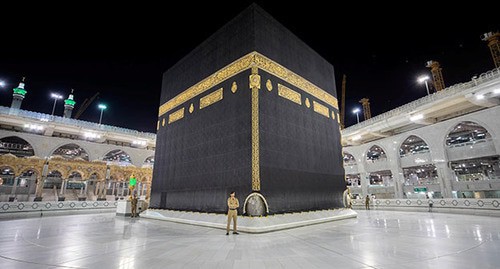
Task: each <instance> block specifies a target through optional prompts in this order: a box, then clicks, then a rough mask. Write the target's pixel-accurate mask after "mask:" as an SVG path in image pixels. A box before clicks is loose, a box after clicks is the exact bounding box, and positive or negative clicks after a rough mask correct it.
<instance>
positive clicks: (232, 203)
mask: <svg viewBox="0 0 500 269" xmlns="http://www.w3.org/2000/svg"><path fill="white" fill-rule="evenodd" d="M235 195H236V193H235V192H234V191H232V192H231V194H230V195H229V198H227V207H228V208H229V210H228V211H227V228H226V235H229V226H230V225H231V219H232V220H233V234H238V230H237V229H236V218H238V207H240V202H239V201H238V198H236V197H235Z"/></svg>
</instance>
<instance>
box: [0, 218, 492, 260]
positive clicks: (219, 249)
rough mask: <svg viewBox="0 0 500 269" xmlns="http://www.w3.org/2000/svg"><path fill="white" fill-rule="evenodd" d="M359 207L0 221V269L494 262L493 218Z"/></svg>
mask: <svg viewBox="0 0 500 269" xmlns="http://www.w3.org/2000/svg"><path fill="white" fill-rule="evenodd" d="M358 213H359V216H358V219H348V220H342V221H337V222H330V223H325V224H319V225H313V226H308V227H302V228H296V229H291V230H284V231H278V232H272V233H267V234H244V233H241V234H239V235H232V234H231V235H229V236H226V235H225V231H223V230H218V229H212V228H206V227H198V226H191V225H185V224H176V223H170V222H164V221H158V220H150V219H130V218H124V217H115V216H114V214H96V215H72V216H58V217H42V218H34V219H19V220H10V221H0V268H1V269H7V268H147V269H153V268H238V269H242V268H308V269H309V268H398V269H404V268H454V269H456V268H481V269H487V268H500V218H495V217H483V216H471V215H452V214H438V213H414V212H391V211H385V212H384V211H368V212H367V211H359V212H358Z"/></svg>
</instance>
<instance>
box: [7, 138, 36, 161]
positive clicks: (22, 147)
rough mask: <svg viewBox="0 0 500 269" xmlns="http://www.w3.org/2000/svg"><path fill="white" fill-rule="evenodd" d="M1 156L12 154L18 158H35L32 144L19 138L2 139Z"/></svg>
mask: <svg viewBox="0 0 500 269" xmlns="http://www.w3.org/2000/svg"><path fill="white" fill-rule="evenodd" d="M0 145H1V147H0V154H12V155H14V156H16V157H30V156H35V150H34V149H33V146H32V145H31V143H29V142H28V141H26V140H25V139H23V138H21V137H19V136H7V137H3V138H1V139H0Z"/></svg>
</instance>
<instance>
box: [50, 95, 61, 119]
mask: <svg viewBox="0 0 500 269" xmlns="http://www.w3.org/2000/svg"><path fill="white" fill-rule="evenodd" d="M50 97H52V98H54V106H52V116H54V111H55V110H56V103H57V100H59V99H62V98H63V97H62V95H59V94H57V93H52V94H50Z"/></svg>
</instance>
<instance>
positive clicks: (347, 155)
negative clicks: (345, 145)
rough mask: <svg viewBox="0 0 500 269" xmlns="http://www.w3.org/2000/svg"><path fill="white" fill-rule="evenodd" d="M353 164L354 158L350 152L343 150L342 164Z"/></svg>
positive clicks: (354, 162)
mask: <svg viewBox="0 0 500 269" xmlns="http://www.w3.org/2000/svg"><path fill="white" fill-rule="evenodd" d="M355 164H356V158H354V156H352V154H350V153H348V152H344V165H355Z"/></svg>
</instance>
